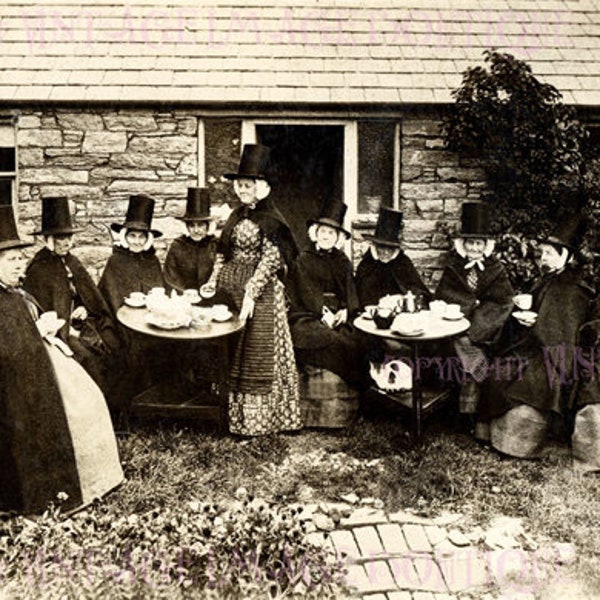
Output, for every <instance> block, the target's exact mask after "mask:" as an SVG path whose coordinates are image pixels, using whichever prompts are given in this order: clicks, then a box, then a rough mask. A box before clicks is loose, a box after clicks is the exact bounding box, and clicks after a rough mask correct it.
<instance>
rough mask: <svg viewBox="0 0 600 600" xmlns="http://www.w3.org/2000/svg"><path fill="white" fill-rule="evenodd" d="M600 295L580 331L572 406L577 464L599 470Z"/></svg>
mask: <svg viewBox="0 0 600 600" xmlns="http://www.w3.org/2000/svg"><path fill="white" fill-rule="evenodd" d="M599 348H600V298H596V300H595V301H594V303H593V305H592V308H591V310H590V312H589V314H588V316H587V317H586V322H585V323H584V324H583V325H582V326H581V329H580V331H579V333H578V345H577V351H578V353H579V356H578V357H576V358H575V360H574V368H577V372H576V373H575V374H574V379H575V388H574V390H573V394H572V396H571V403H570V408H571V411H572V412H573V413H575V414H574V417H575V418H574V426H573V437H572V439H571V447H572V449H573V458H574V461H575V466H576V467H578V468H579V469H581V470H583V471H600V351H599Z"/></svg>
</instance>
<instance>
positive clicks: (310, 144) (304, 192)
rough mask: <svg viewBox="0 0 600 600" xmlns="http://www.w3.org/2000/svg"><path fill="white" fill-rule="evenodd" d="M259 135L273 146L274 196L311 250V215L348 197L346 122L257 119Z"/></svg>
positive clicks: (301, 245) (301, 243)
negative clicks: (264, 122) (263, 121)
mask: <svg viewBox="0 0 600 600" xmlns="http://www.w3.org/2000/svg"><path fill="white" fill-rule="evenodd" d="M256 141H257V142H259V143H261V144H264V145H265V146H269V147H270V148H271V168H272V171H273V184H272V191H271V197H272V198H273V201H274V203H275V205H276V206H277V207H278V208H279V210H280V211H281V213H282V214H283V216H284V217H285V218H286V220H287V222H288V223H289V225H290V228H291V230H292V233H293V234H294V236H295V238H296V241H297V242H298V246H299V248H300V250H305V249H306V248H308V247H309V244H310V242H309V239H308V235H307V227H306V221H307V220H308V219H311V218H316V217H318V216H319V214H320V213H321V211H322V209H323V207H324V206H325V205H326V203H340V202H342V201H343V199H344V126H343V125H258V124H257V125H256Z"/></svg>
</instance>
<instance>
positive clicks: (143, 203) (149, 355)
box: [98, 195, 172, 426]
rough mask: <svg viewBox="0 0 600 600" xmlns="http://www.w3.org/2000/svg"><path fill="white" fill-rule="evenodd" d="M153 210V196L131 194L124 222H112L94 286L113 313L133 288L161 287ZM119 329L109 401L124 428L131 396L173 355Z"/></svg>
mask: <svg viewBox="0 0 600 600" xmlns="http://www.w3.org/2000/svg"><path fill="white" fill-rule="evenodd" d="M153 213H154V200H153V199H152V198H149V197H148V196H144V195H138V196H131V197H130V198H129V205H128V207H127V215H126V217H125V222H124V223H123V224H120V223H113V224H112V225H111V229H112V230H113V231H114V232H115V233H116V234H117V236H118V240H117V243H116V244H115V245H114V247H113V252H112V254H111V256H110V258H109V259H108V262H107V263H106V266H105V267H104V272H103V273H102V277H101V278H100V283H99V284H98V288H99V289H100V292H101V293H102V295H103V296H104V299H105V300H106V302H107V303H108V306H109V307H110V309H111V311H112V313H113V315H116V313H117V311H118V310H119V308H120V307H121V306H122V305H123V303H124V300H125V298H126V297H127V296H129V294H131V293H132V292H142V293H144V294H146V293H148V292H149V291H150V290H151V289H152V288H155V287H164V286H165V280H164V277H163V272H162V267H161V265H160V261H159V260H158V257H157V256H156V251H155V249H154V239H155V238H157V237H160V236H161V235H162V233H161V232H160V231H157V230H156V229H152V216H153ZM118 331H119V335H120V338H121V340H122V344H123V350H124V352H123V353H122V356H123V360H122V361H121V364H120V365H119V367H120V368H119V369H116V370H115V372H114V373H113V386H114V387H113V393H111V395H110V397H109V401H110V403H111V405H110V408H111V410H112V413H113V416H114V417H115V418H116V420H117V422H118V423H119V424H120V425H124V426H126V419H127V416H128V410H129V406H130V402H131V399H132V398H133V396H134V395H135V394H136V393H139V392H140V391H142V389H143V388H144V387H145V386H146V385H147V384H149V383H151V382H152V381H156V380H158V379H159V378H160V377H161V376H162V375H163V374H164V372H165V371H168V370H169V368H170V366H171V363H170V362H169V361H167V360H163V359H162V357H163V356H164V357H165V359H168V358H170V357H171V356H172V353H170V352H165V351H164V350H165V349H164V347H163V348H162V351H161V348H160V345H159V344H158V342H156V341H154V340H150V339H149V338H144V339H142V338H141V337H140V336H132V335H131V333H130V332H129V331H128V330H126V329H125V328H124V327H122V326H119V329H118ZM167 362H169V364H166V363H167Z"/></svg>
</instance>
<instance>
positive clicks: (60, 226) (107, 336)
mask: <svg viewBox="0 0 600 600" xmlns="http://www.w3.org/2000/svg"><path fill="white" fill-rule="evenodd" d="M79 231H81V229H76V228H75V227H73V225H72V222H71V214H70V212H69V202H68V200H67V198H64V197H60V198H44V199H43V200H42V228H41V230H40V231H36V232H34V233H35V235H42V236H44V241H45V247H44V248H42V249H41V250H40V251H39V252H38V253H37V254H36V255H35V256H34V257H33V259H32V261H31V263H29V266H28V267H27V271H26V274H25V280H24V282H23V287H24V288H25V289H26V290H27V291H28V292H29V293H30V294H31V295H32V296H34V297H35V299H36V300H37V301H38V302H39V304H40V306H41V307H42V309H43V310H44V311H48V310H54V311H56V313H57V315H58V317H59V318H60V319H64V321H65V324H64V326H63V327H62V328H61V330H60V332H59V336H60V338H61V339H62V340H63V341H64V342H66V343H67V344H68V345H69V346H70V347H71V349H72V350H73V352H74V353H75V359H76V360H77V361H78V362H79V363H80V364H81V365H82V366H83V368H84V369H85V370H86V371H87V372H88V373H89V374H90V375H91V376H92V377H93V378H94V380H95V381H96V383H97V384H98V385H99V386H100V387H101V388H102V389H103V390H105V392H106V377H107V371H108V370H109V369H110V361H111V357H112V356H114V353H116V352H117V350H118V348H119V339H118V336H117V330H116V327H115V324H114V321H113V318H112V315H111V313H110V310H109V308H108V305H107V304H106V302H105V301H104V298H103V297H102V294H100V291H99V290H98V288H97V286H96V284H95V283H94V282H93V281H92V278H91V277H90V275H89V273H88V272H87V270H86V269H85V267H84V266H83V265H82V264H81V262H80V261H79V259H78V258H76V257H75V256H73V254H72V253H71V248H72V247H73V235H74V234H75V233H77V232H79Z"/></svg>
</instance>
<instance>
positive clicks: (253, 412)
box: [204, 144, 302, 435]
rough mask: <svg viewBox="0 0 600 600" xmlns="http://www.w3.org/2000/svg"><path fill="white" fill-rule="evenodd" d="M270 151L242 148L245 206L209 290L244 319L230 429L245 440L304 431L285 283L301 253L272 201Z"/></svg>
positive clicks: (240, 180)
mask: <svg viewBox="0 0 600 600" xmlns="http://www.w3.org/2000/svg"><path fill="white" fill-rule="evenodd" d="M268 157H269V148H267V147H266V146H262V145H259V144H246V145H245V146H244V149H243V152H242V157H241V160H240V164H239V167H238V171H237V173H227V174H226V175H225V177H226V178H227V179H231V180H232V181H233V187H234V191H235V193H236V195H237V197H238V198H239V200H240V202H241V205H240V206H239V207H238V208H236V209H235V210H234V211H233V212H232V213H231V215H230V217H229V219H228V220H227V223H225V226H224V228H223V231H222V233H221V238H220V242H219V254H218V256H217V260H216V262H215V268H214V271H213V274H212V275H211V279H210V281H209V283H208V284H205V286H206V287H205V288H204V290H206V289H207V288H208V289H209V290H210V289H211V288H213V287H214V286H215V285H216V288H217V292H219V291H220V290H222V291H224V292H225V293H227V294H229V295H230V296H231V298H232V299H233V301H234V302H235V304H236V305H237V307H238V308H239V310H240V315H239V316H240V319H242V320H244V321H246V327H245V328H244V329H243V331H242V333H241V335H240V337H239V339H238V341H237V345H236V348H235V351H234V355H233V362H232V368H231V392H230V395H229V428H230V430H231V431H232V432H233V433H236V434H241V435H259V434H264V433H271V432H274V431H282V430H294V429H299V428H300V427H301V425H302V423H301V419H300V406H299V396H298V374H297V371H296V363H295V361H294V353H293V349H292V340H291V337H290V331H289V326H288V322H287V310H286V300H285V289H284V284H283V278H284V277H285V273H286V271H287V268H288V266H289V264H290V262H291V261H292V260H293V258H294V257H295V255H296V253H297V249H296V244H295V242H294V239H293V236H292V234H291V231H290V229H289V227H288V225H287V223H286V222H285V219H284V218H283V216H282V215H281V213H280V212H279V211H278V210H277V209H276V207H275V206H274V205H273V204H272V203H271V201H270V200H269V199H268V195H269V192H270V185H269V183H268V174H267V167H268Z"/></svg>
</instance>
